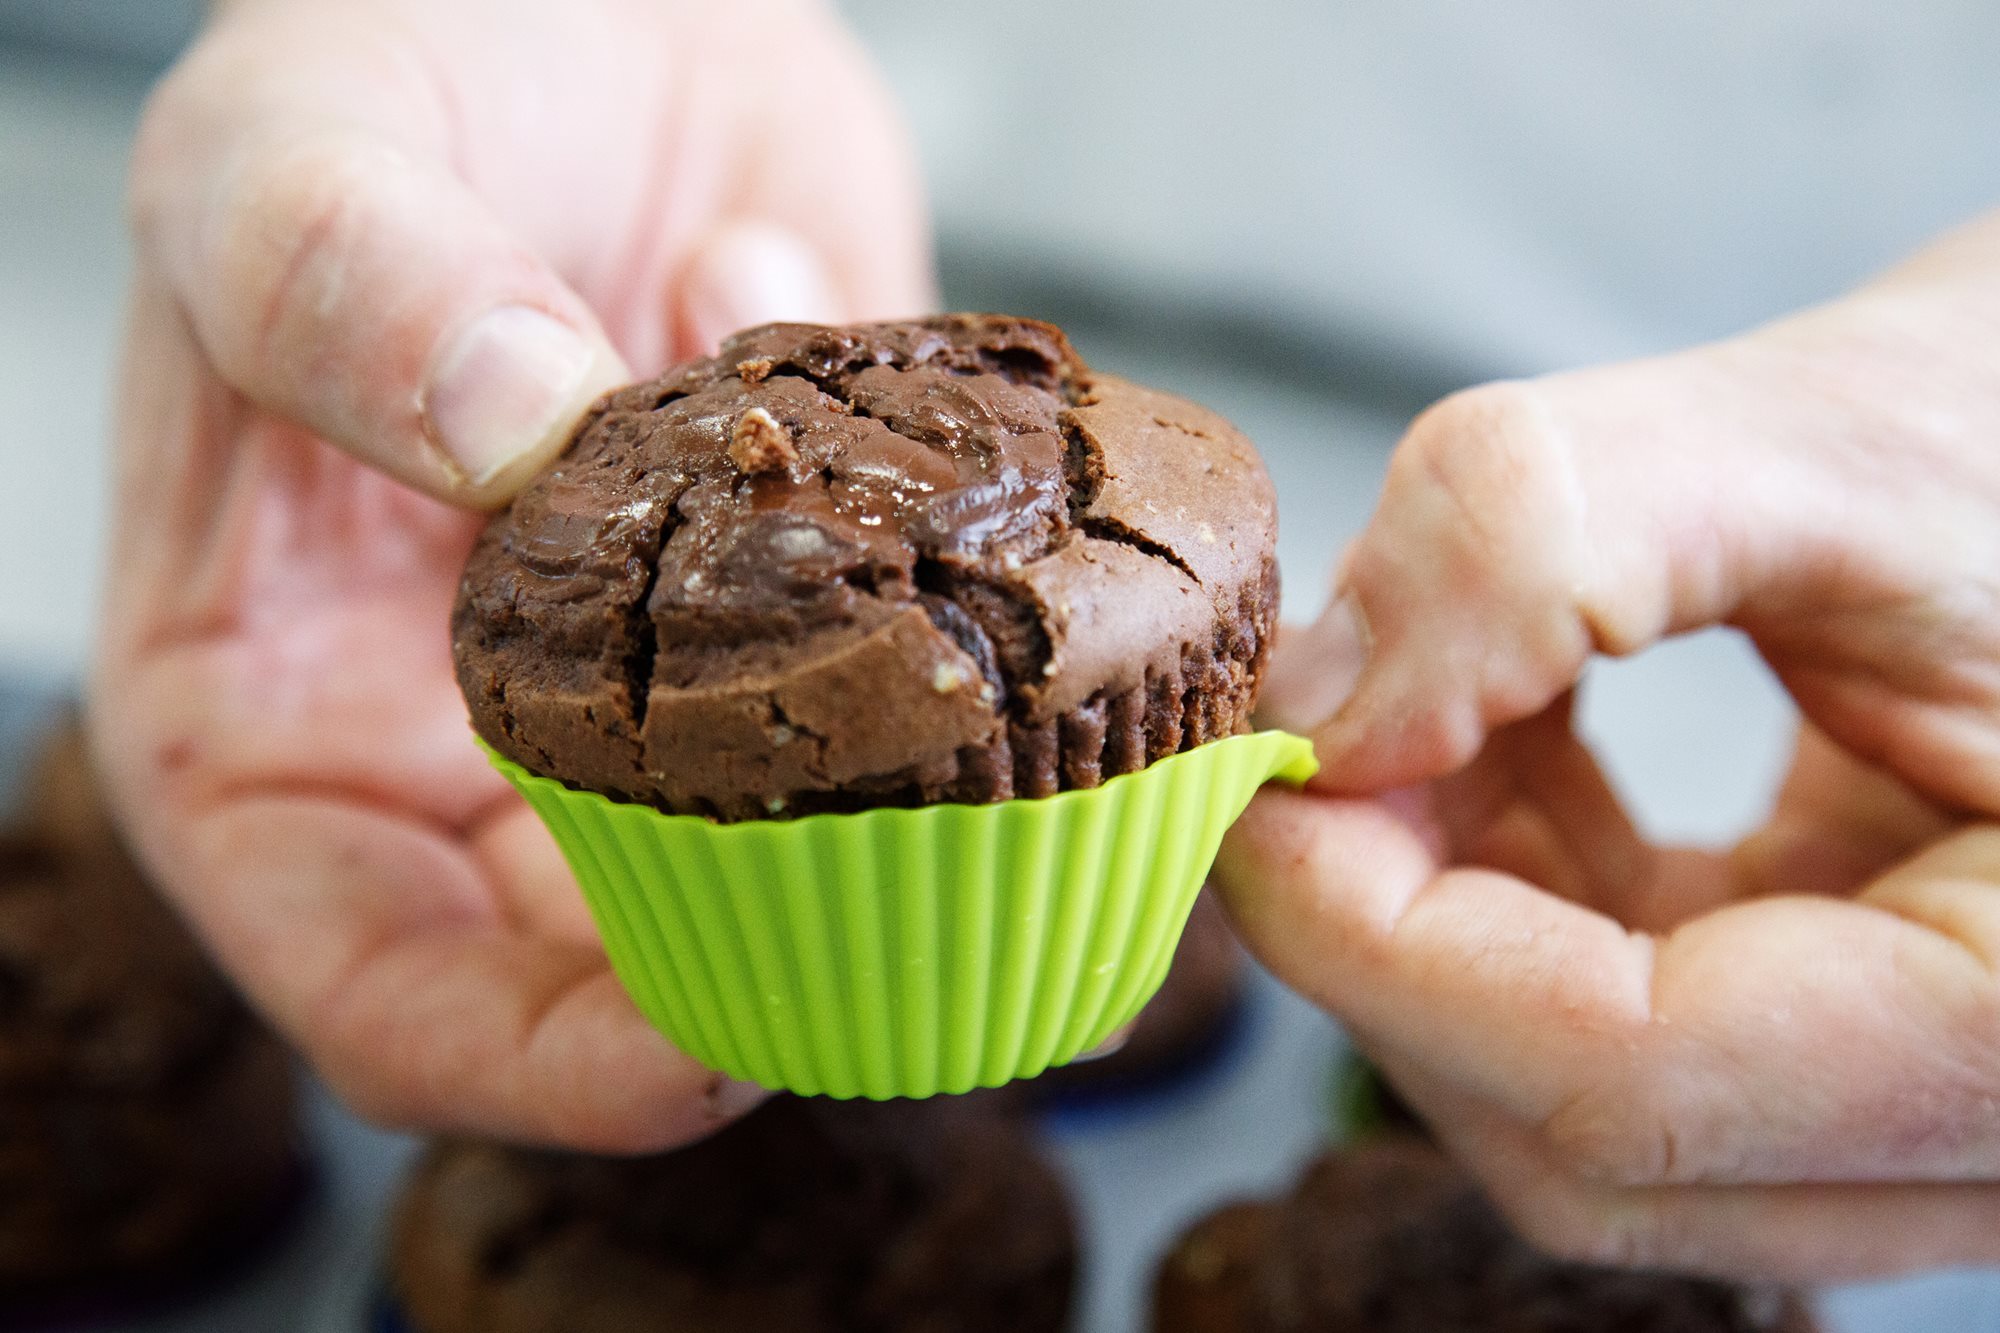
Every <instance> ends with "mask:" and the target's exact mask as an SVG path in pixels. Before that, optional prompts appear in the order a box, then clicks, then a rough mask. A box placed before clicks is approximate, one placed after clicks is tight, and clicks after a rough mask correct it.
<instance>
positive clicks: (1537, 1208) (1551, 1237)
mask: <svg viewBox="0 0 2000 1333" xmlns="http://www.w3.org/2000/svg"><path fill="white" fill-rule="evenodd" d="M1494 1203H1495V1205H1496V1206H1497V1207H1498V1208H1499V1210H1500V1212H1501V1214H1502V1215H1503V1216H1504V1217H1505V1218H1506V1219H1507V1221H1508V1223H1509V1224H1510V1225H1512V1227H1513V1228H1514V1230H1515V1232H1516V1233H1518V1234H1519V1235H1520V1237H1521V1238H1522V1239H1523V1240H1525V1241H1526V1242H1527V1243H1528V1244H1529V1245H1531V1246H1533V1247H1534V1248H1535V1249H1537V1250H1539V1251H1541V1252H1542V1253H1544V1254H1546V1255H1549V1256H1550V1257H1552V1258H1556V1259H1561V1260H1565V1261H1567V1262H1569V1263H1578V1264H1594V1265H1597V1266H1600V1267H1608V1268H1648V1267H1656V1266H1661V1265H1663V1264H1666V1263H1667V1262H1669V1259H1670V1255H1669V1253H1668V1247H1667V1246H1666V1245H1665V1243H1664V1241H1665V1236H1664V1232H1663V1231H1662V1228H1661V1218H1660V1214H1659V1212H1658V1210H1657V1209H1655V1208H1653V1207H1650V1206H1649V1205H1648V1203H1647V1201H1646V1200H1644V1199H1643V1198H1639V1197H1636V1196H1620V1195H1617V1194H1614V1193H1611V1192H1607V1191H1603V1190H1599V1189H1594V1188H1590V1187H1588V1186H1583V1185H1581V1184H1578V1183H1576V1182H1572V1181H1568V1180H1563V1179H1559V1178H1558V1179H1548V1180H1543V1181H1541V1182H1539V1183H1537V1184H1536V1185H1535V1186H1534V1187H1533V1188H1532V1189H1529V1190H1526V1191H1524V1192H1521V1193H1518V1194H1515V1195H1512V1196H1508V1197H1496V1198H1495V1200H1494Z"/></svg>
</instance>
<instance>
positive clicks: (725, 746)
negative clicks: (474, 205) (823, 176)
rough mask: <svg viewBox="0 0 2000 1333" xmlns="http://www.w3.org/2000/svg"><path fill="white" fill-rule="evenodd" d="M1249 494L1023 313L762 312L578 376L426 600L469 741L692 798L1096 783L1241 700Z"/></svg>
mask: <svg viewBox="0 0 2000 1333" xmlns="http://www.w3.org/2000/svg"><path fill="white" fill-rule="evenodd" d="M1274 541H1275V508H1274V504H1273V500H1272V495H1271V488H1270V483H1269V481H1268V479H1267V478H1266V476H1265V474H1264V470H1263V467H1262V465H1261V464H1260V463H1259V461H1258V459H1257V455H1256V452H1255V450H1254V449H1253V448H1252V447H1251V445H1250V443H1249V441H1248V440H1246V439H1245V438H1244V437H1243V436H1242V435H1241V434H1239V433H1238V432H1237V431H1236V430H1235V429H1233V428H1232V427H1231V426H1230V425H1229V424H1228V423H1227V422H1225V421H1223V420H1222V419H1221V418H1220V417H1218V416H1216V415H1215V414H1214V413H1212V412H1209V411H1207V410H1205V409H1203V408H1201V407H1198V406H1196V405H1195V404H1193V403H1190V402H1187V401H1185V400H1183V399H1180V398H1176V397H1173V396H1171V395H1168V394H1164V393H1159V392H1156V391H1154V390H1151V389H1146V388H1142V387H1140V386H1138V385H1136V384H1131V383H1128V382H1127V381H1125V380H1122V379H1119V378H1117V377H1115V376H1111V375H1103V374H1099V373H1097V372H1095V371H1093V370H1091V369H1090V368H1089V367H1088V366H1086V365H1085V364H1084V363H1083V361H1082V360H1081V359H1080V358H1079V357H1078V356H1077V354H1076V353H1075V351H1074V350H1073V349H1072V348H1071V347H1070V345H1069V343H1068V341H1067V340H1066V339H1065V338H1064V337H1063V335H1062V333H1061V331H1060V330H1058V329H1056V328H1054V327H1052V326H1050V325H1047V324H1042V323H1038V322H1036V321H1034V320H1027V319H1012V318H1003V317H999V316H989V315H944V316H938V317H935V318H931V319H923V320H916V321H911V322H906V323H895V324H875V325H862V326H856V327H851V328H826V327H820V326H814V325H797V324H789V325H771V326H768V327H764V328H759V329H752V330H749V331H747V332H745V333H741V334H738V335H737V336H735V337H734V338H732V339H730V340H729V341H728V342H727V343H726V344H725V345H724V346H723V348H722V351H721V354H720V355H719V356H716V357H714V358H711V359H708V360H702V361H696V362H693V363H691V364H689V365H685V366H682V367H680V368H678V369H675V370H672V371H670V372H668V373H667V374H665V375H663V376H661V377H659V378H658V379H655V380H651V381H648V382H646V383H644V384H637V385H633V386H632V387H630V388H627V389H623V390H620V391H619V392H616V393H614V394H611V395H610V396H608V397H607V398H605V399H604V400H602V401H601V402H600V403H599V404H598V405H597V407H596V408H595V410H594V411H593V412H592V414H591V415H590V417H589V418H588V419H587V420H586V421H585V422H584V423H583V424H582V426H581V427H580V428H579V429H578V431H577V434H576V437H575V439H574V440H573V441H572V442H571V445H570V447H569V450H568V452H567V453H566V454H565V456H564V457H563V458H562V459H561V460H560V461H559V462H558V463H557V464H556V466H555V467H554V468H553V469H552V470H551V471H549V472H547V473H545V474H544V475H543V476H542V477H541V478H540V479H539V480H538V481H536V482H535V483H534V484H533V485H531V486H530V487H529V488H528V489H527V490H526V491H524V492H523V493H522V494H521V495H520V496H519V497H518V498H517V499H515V501H514V502H513V503H512V505H510V506H509V507H508V508H507V509H506V510H504V511H503V512H501V513H500V514H498V515H497V516H496V517H495V518H494V519H493V520H492V522H491V524H490V525H489V526H488V527H487V529H486V530H485V532H484V534H483V535H482V536H481V538H480V540H479V542H478V544H477V546H476V548H475V549H474V551H473V553H472V556H471V559H470V561H469V562H468V564H467V566H466V571H465V577H464V581H463V584H462V586H461V588H460V591H459V597H458V604H457V608H456V612H455V615H454V650H455V657H456V660H457V664H458V674H459V681H460V685H461V686H462V688H463V690H464V693H465V697H466V699H467V701H468V703H469V705H470V707H471V711H472V720H473V725H474V727H475V728H476V730H477V731H478V733H479V734H480V736H482V737H483V738H484V739H485V740H486V741H487V743H488V744H490V745H491V746H493V748H494V749H496V750H497V751H499V752H500V753H501V754H503V755H505V756H506V757H508V758H509V759H512V760H514V761H515V762H516V763H519V764H520V765H522V766H523V767H524V768H527V769H529V770H531V771H532V772H535V773H539V774H542V775H543V776H546V777H552V778H557V779H560V780H562V781H564V782H566V783H568V784H569V785H571V786H574V787H580V788H584V789H587V790H593V791H598V792H602V793H605V794H606V795H609V796H612V797H615V798H618V799H622V800H627V801H636V802H641V803H645V804H649V805H653V806H656V807H658V808H659V809H661V810H665V811H669V812H675V813H696V814H704V815H708V816H711V817H714V818H719V819H744V818H767V817H772V816H790V815H798V814H805V813H810V812H814V811H824V810H854V809H860V808H864V807H869V806H881V805H917V804H927V803H932V802H968V803H982V802H989V801H1000V800H1005V799H1008V798H1010V797H1035V796H1046V795H1049V794H1051V793H1054V792H1057V791H1060V790H1064V789H1068V788H1080V787H1092V786H1095V785H1097V784H1098V783H1100V782H1102V781H1104V780H1105V779H1106V778H1109V777H1112V776H1115V775H1117V774H1120V773H1129V772H1132V771H1134V770H1136V769H1139V768H1142V767H1144V766H1145V765H1146V764H1148V763H1151V762H1152V761H1154V760H1157V759H1160V758H1162V757H1164V756H1167V755H1171V754H1174V753H1176V752H1177V751H1180V750H1184V749H1188V748H1190V747H1192V746H1195V745H1199V744H1201V743H1202V742H1204V741H1208V740H1212V739H1215V738H1218V737H1223V736H1228V735H1231V734H1233V733H1236V732H1239V731H1242V730H1245V729H1246V728H1247V726H1248V718H1249V712H1250V706H1251V703H1252V699H1253V696H1254V694H1255V691H1256V686H1257V679H1258V675H1259V672H1260V671H1261V669H1262V666H1263V662H1264V656H1265V652H1266V648H1267V645H1268V643H1269V640H1270V636H1271V629H1272V624H1273V619H1274V616H1275V613H1276V608H1277V601H1278V584H1277V573H1276V563H1275V559H1274V554H1273V552H1274Z"/></svg>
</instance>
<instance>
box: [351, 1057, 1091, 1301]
mask: <svg viewBox="0 0 2000 1333" xmlns="http://www.w3.org/2000/svg"><path fill="white" fill-rule="evenodd" d="M1075 1267H1076V1235H1075V1229H1074V1223H1073V1221H1072V1219H1071V1215H1070V1210H1069V1204H1068V1200H1067V1198H1066V1196H1065V1194H1064V1191H1063V1187H1062V1184H1061V1182H1060V1181H1059V1179H1058V1178H1057V1177H1056V1176H1055V1174H1054V1173H1053V1172H1052V1171H1051V1170H1050V1169H1049V1168H1048V1167H1047V1166H1046V1165H1044V1164H1043V1163H1042V1161H1041V1160H1040V1159H1039V1158H1038V1157H1037V1156H1036V1155H1035V1153H1034V1151H1033V1149H1032V1148H1031V1147H1030V1146H1029V1144H1028V1142H1027V1140H1026V1139H1025V1137H1024V1136H1023V1133H1022V1131H1021V1130H1020V1128H1019V1127H1018V1126H1017V1124H1016V1123H1015V1122H1014V1121H1013V1120H1012V1119H1011V1118H1009V1117H1005V1116H1002V1115H999V1114H996V1113H995V1112H994V1111H993V1110H992V1109H991V1107H990V1106H987V1105H981V1104H978V1103H973V1104H968V1103H966V1102H962V1101H955V1100H953V1101H933V1102H894V1103H877V1102H829V1101H821V1100H805V1099H800V1098H785V1097H781V1098H777V1099H774V1100H773V1101H770V1102H767V1103H766V1104H765V1105H764V1106H762V1107H760V1108H759V1109H757V1110H756V1111H753V1112H751V1114H750V1115H748V1116H747V1117H745V1118H744V1119H743V1120H741V1121H739V1122H738V1123H736V1124H734V1125H732V1126H730V1127H729V1128H727V1129H724V1130H723V1131H721V1132H720V1133H718V1134H716V1135H715V1136H713V1137H712V1138H709V1139H707V1140H705V1141H704V1142H701V1143H698V1144H695V1145H693V1146H691V1147H687V1148H682V1149H680V1150H678V1151H675V1152H671V1153H664V1154H660V1155H658V1156H654V1157H641V1158H627V1159H611V1158H597V1157H587V1156H580V1155H577V1154H570V1153H555V1152H546V1151H528V1150H522V1149H514V1148H503V1147H498V1146H492V1145H484V1144H473V1143H457V1144H449V1145H443V1146H437V1147H433V1148H432V1149H431V1150H430V1151H429V1152H428V1153H427V1154H426V1155H425V1157H424V1158H423V1159H422V1161H421V1162H420V1163H419V1165H418V1167H417V1169H416V1174H415V1176H414V1178H413V1179H412V1180H411V1182H410V1184H409V1186H408V1188H407V1190H406V1191H405V1193H404V1196H403V1199H402V1202H401V1205H400V1208H399V1210H398V1215H397V1221H396V1231H395V1239H394V1250H393V1255H392V1259H391V1283H392V1287H393V1291H394V1295H395V1298H396V1301H397V1304H398V1306H399V1308H400V1310H401V1313H402V1315H403V1316H404V1322H405V1323H407V1325H408V1326H409V1327H410V1329H411V1330H412V1333H558V1331H560V1333H627V1331H628V1330H632V1329H639V1328H648V1329H651V1328H659V1329H673V1330H675V1333H704V1331H705V1330H716V1333H725V1331H726V1333H740V1331H741V1330H744V1329H772V1330H776V1329H784V1330H786V1331H787V1333H864V1331H865V1333H919V1331H920V1330H921V1331H922V1333H945V1330H952V1333H987V1331H988V1330H991V1333H1003V1330H1004V1331H1005V1333H1041V1331H1044V1330H1047V1331H1050V1333H1053V1330H1058V1329H1062V1328H1064V1327H1066V1325H1067V1321H1068V1309H1069V1302H1070V1289H1071V1286H1072V1284H1073V1281H1074V1274H1075Z"/></svg>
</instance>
